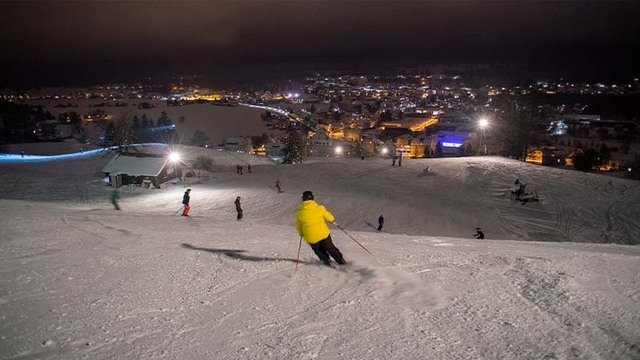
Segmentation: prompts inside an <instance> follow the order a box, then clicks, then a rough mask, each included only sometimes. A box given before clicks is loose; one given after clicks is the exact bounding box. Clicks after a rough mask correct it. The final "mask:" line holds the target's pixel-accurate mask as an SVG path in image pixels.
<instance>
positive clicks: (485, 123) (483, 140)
mask: <svg viewBox="0 0 640 360" xmlns="http://www.w3.org/2000/svg"><path fill="white" fill-rule="evenodd" d="M488 125H489V120H487V119H486V118H484V117H483V118H480V120H478V126H479V127H480V130H482V137H481V138H480V145H479V146H478V147H479V149H478V150H479V151H482V154H483V155H487V139H486V137H485V129H486V128H487V126H488ZM483 146H484V148H483Z"/></svg>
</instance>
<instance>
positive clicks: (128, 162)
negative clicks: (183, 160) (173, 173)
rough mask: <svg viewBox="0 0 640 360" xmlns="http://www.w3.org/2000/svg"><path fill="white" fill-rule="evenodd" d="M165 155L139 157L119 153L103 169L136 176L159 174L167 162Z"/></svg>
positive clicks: (106, 171)
mask: <svg viewBox="0 0 640 360" xmlns="http://www.w3.org/2000/svg"><path fill="white" fill-rule="evenodd" d="M167 161H168V159H167V158H165V157H137V156H128V155H118V156H116V157H115V158H114V159H113V160H111V161H110V162H109V163H108V164H107V165H105V167H104V168H103V169H102V172H105V173H114V174H127V175H134V176H158V175H159V174H160V171H162V168H163V167H164V166H165V164H166V163H167Z"/></svg>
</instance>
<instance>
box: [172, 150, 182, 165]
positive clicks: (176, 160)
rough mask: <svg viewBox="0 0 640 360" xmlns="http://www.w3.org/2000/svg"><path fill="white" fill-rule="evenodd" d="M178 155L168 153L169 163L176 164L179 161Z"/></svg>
mask: <svg viewBox="0 0 640 360" xmlns="http://www.w3.org/2000/svg"><path fill="white" fill-rule="evenodd" d="M180 158H181V157H180V154H178V153H177V152H172V153H169V161H171V162H173V163H177V162H179V161H180Z"/></svg>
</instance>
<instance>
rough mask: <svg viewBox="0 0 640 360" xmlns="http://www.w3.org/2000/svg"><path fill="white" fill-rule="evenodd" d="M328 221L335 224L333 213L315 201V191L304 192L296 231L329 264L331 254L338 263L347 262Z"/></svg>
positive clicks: (298, 212) (297, 216) (297, 214)
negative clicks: (336, 243) (334, 242)
mask: <svg viewBox="0 0 640 360" xmlns="http://www.w3.org/2000/svg"><path fill="white" fill-rule="evenodd" d="M326 221H329V222H332V223H334V224H335V218H334V217H333V215H332V214H331V213H330V212H329V211H328V210H327V209H326V208H325V207H324V206H323V205H321V204H318V203H317V202H315V201H314V198H313V193H312V192H311V191H305V192H303V193H302V204H300V207H299V208H298V210H297V211H296V231H297V232H298V234H300V236H301V237H302V238H303V239H304V240H305V241H306V242H307V243H308V244H309V245H310V246H311V249H313V252H314V253H316V255H317V256H318V258H320V260H321V261H322V262H323V263H324V264H325V265H327V266H331V260H330V259H329V256H331V257H332V258H333V259H334V260H335V261H336V262H337V263H338V264H340V265H344V264H346V263H347V262H346V261H345V260H344V258H343V257H342V253H341V252H340V250H339V249H338V248H337V247H336V246H335V245H333V242H332V241H331V232H330V231H329V227H328V226H327V224H326Z"/></svg>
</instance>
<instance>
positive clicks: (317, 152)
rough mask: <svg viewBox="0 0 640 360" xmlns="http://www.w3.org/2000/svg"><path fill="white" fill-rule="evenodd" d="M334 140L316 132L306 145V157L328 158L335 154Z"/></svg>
mask: <svg viewBox="0 0 640 360" xmlns="http://www.w3.org/2000/svg"><path fill="white" fill-rule="evenodd" d="M335 144H336V142H335V140H333V139H331V138H330V137H329V136H327V134H326V133H325V132H324V131H320V132H317V133H316V134H315V135H314V136H313V137H312V138H311V139H310V140H309V141H308V143H307V153H308V154H307V155H308V156H318V157H329V156H333V155H334V153H335Z"/></svg>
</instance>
